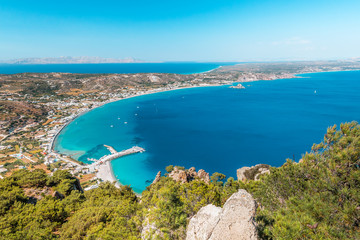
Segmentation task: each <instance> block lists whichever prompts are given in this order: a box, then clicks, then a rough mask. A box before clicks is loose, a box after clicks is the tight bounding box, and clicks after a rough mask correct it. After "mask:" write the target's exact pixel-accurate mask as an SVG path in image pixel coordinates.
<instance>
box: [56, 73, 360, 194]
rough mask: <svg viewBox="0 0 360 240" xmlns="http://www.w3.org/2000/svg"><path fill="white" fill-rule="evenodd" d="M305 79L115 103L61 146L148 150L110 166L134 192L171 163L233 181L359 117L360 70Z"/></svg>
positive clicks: (78, 123)
mask: <svg viewBox="0 0 360 240" xmlns="http://www.w3.org/2000/svg"><path fill="white" fill-rule="evenodd" d="M302 76H303V77H304V78H297V79H283V80H275V81H257V82H249V83H244V86H245V87H246V89H231V88H229V87H228V86H221V87H202V88H192V89H182V90H175V91H170V92H163V93H157V94H151V95H145V96H140V97H135V98H131V99H126V100H122V101H118V102H114V103H110V104H107V105H105V106H102V107H100V108H97V109H94V110H93V111H90V112H89V113H87V114H85V115H82V116H80V117H79V118H77V119H76V120H75V121H74V122H72V123H71V124H69V125H68V126H67V127H66V128H65V129H64V131H63V132H62V133H61V134H60V135H59V137H58V139H57V142H56V149H57V150H59V151H60V152H64V153H71V154H75V155H74V157H76V158H78V159H79V160H81V161H84V162H87V158H99V157H101V156H102V155H104V154H108V151H107V149H105V148H104V147H103V144H107V145H111V146H113V147H115V148H116V149H117V150H123V149H127V148H130V147H132V146H134V145H139V146H141V147H144V148H145V149H146V153H142V154H140V153H139V154H136V155H132V156H127V157H123V158H120V159H117V160H114V161H112V166H113V169H114V173H115V175H116V176H117V178H118V179H119V180H120V181H121V182H122V183H123V184H130V185H131V186H132V187H133V189H134V190H135V191H136V192H141V191H142V190H144V188H145V187H146V186H147V185H149V184H150V183H151V182H152V180H153V179H154V177H155V175H156V173H157V171H159V170H161V171H162V172H164V169H165V167H166V166H168V165H170V164H172V165H179V166H185V167H186V168H189V167H192V166H194V167H196V169H197V170H198V169H201V168H202V169H205V170H206V171H208V172H210V173H214V172H221V173H224V174H225V175H227V176H228V177H230V176H232V177H236V169H238V168H240V167H243V166H253V165H255V164H259V163H266V164H270V165H272V166H281V165H282V164H283V163H284V162H285V161H286V159H287V158H293V159H295V160H296V161H298V160H299V159H300V158H301V156H302V154H303V153H305V152H306V151H310V148H311V146H312V144H313V143H319V142H320V141H322V139H323V136H324V134H325V132H326V129H327V127H329V126H331V125H333V124H339V123H341V122H345V121H353V120H355V121H359V120H360V94H359V92H360V71H353V72H331V73H315V74H304V75H302ZM125 122H127V124H125Z"/></svg>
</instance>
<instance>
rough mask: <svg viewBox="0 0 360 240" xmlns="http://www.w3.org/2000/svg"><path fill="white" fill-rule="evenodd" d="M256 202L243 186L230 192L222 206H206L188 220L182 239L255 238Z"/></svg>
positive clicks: (224, 239)
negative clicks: (184, 237) (184, 235)
mask: <svg viewBox="0 0 360 240" xmlns="http://www.w3.org/2000/svg"><path fill="white" fill-rule="evenodd" d="M255 210H256V203H255V201H254V199H253V197H252V196H251V195H250V194H249V193H248V192H246V191H245V190H243V189H240V190H239V191H238V192H237V193H234V194H233V195H232V196H231V197H230V198H229V199H228V200H227V201H226V203H225V204H224V207H223V208H220V207H216V206H214V205H211V204H210V205H207V206H205V207H203V208H201V209H200V210H199V212H198V213H197V214H196V215H195V216H193V217H192V218H191V220H190V222H189V225H188V228H187V233H186V240H233V239H236V240H255V239H257V231H256V223H255V220H254V217H255Z"/></svg>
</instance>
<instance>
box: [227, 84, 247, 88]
mask: <svg viewBox="0 0 360 240" xmlns="http://www.w3.org/2000/svg"><path fill="white" fill-rule="evenodd" d="M230 88H236V89H244V88H245V87H244V86H243V85H242V84H241V83H238V84H237V85H234V86H230Z"/></svg>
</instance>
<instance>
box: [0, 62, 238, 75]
mask: <svg viewBox="0 0 360 240" xmlns="http://www.w3.org/2000/svg"><path fill="white" fill-rule="evenodd" d="M234 64H236V63H229V62H226V63H221V62H213V63H198V62H166V63H103V64H0V74H15V73H24V72H32V73H48V72H66V73H178V74H192V73H200V72H206V71H210V70H212V69H214V68H217V67H220V66H226V65H234Z"/></svg>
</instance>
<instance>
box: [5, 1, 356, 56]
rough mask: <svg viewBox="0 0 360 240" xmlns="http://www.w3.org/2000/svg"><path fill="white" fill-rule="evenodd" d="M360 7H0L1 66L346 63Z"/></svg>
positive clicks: (317, 4)
mask: <svg viewBox="0 0 360 240" xmlns="http://www.w3.org/2000/svg"><path fill="white" fill-rule="evenodd" d="M0 1H1V0H0ZM358 9H360V2H359V1H355V0H347V1H342V2H340V1H325V0H318V1H310V0H303V1H300V0H295V1H284V0H275V1H269V0H259V1H256V2H253V1H250V0H237V1H236V0H229V1H226V2H221V1H213V0H210V1H203V0H200V1H190V0H184V1H181V2H175V1H161V0H156V1H151V2H149V1H144V0H142V1H137V2H129V1H126V2H125V1H111V0H104V1H101V2H97V1H84V0H79V1H69V0H64V1H62V2H61V4H58V3H56V2H51V1H44V0H39V1H36V2H32V1H30V2H29V1H26V0H13V1H1V4H0V34H1V39H0V60H1V61H6V60H11V59H19V58H47V57H58V56H72V57H76V56H94V57H102V58H117V59H125V58H129V57H130V58H135V59H141V60H144V61H164V62H174V61H176V62H183V61H191V62H194V61H196V62H244V61H294V60H338V59H348V58H355V57H359V56H360V44H359V42H360V33H359V31H356V29H357V28H358V26H359V25H360V18H359V17H358Z"/></svg>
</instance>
